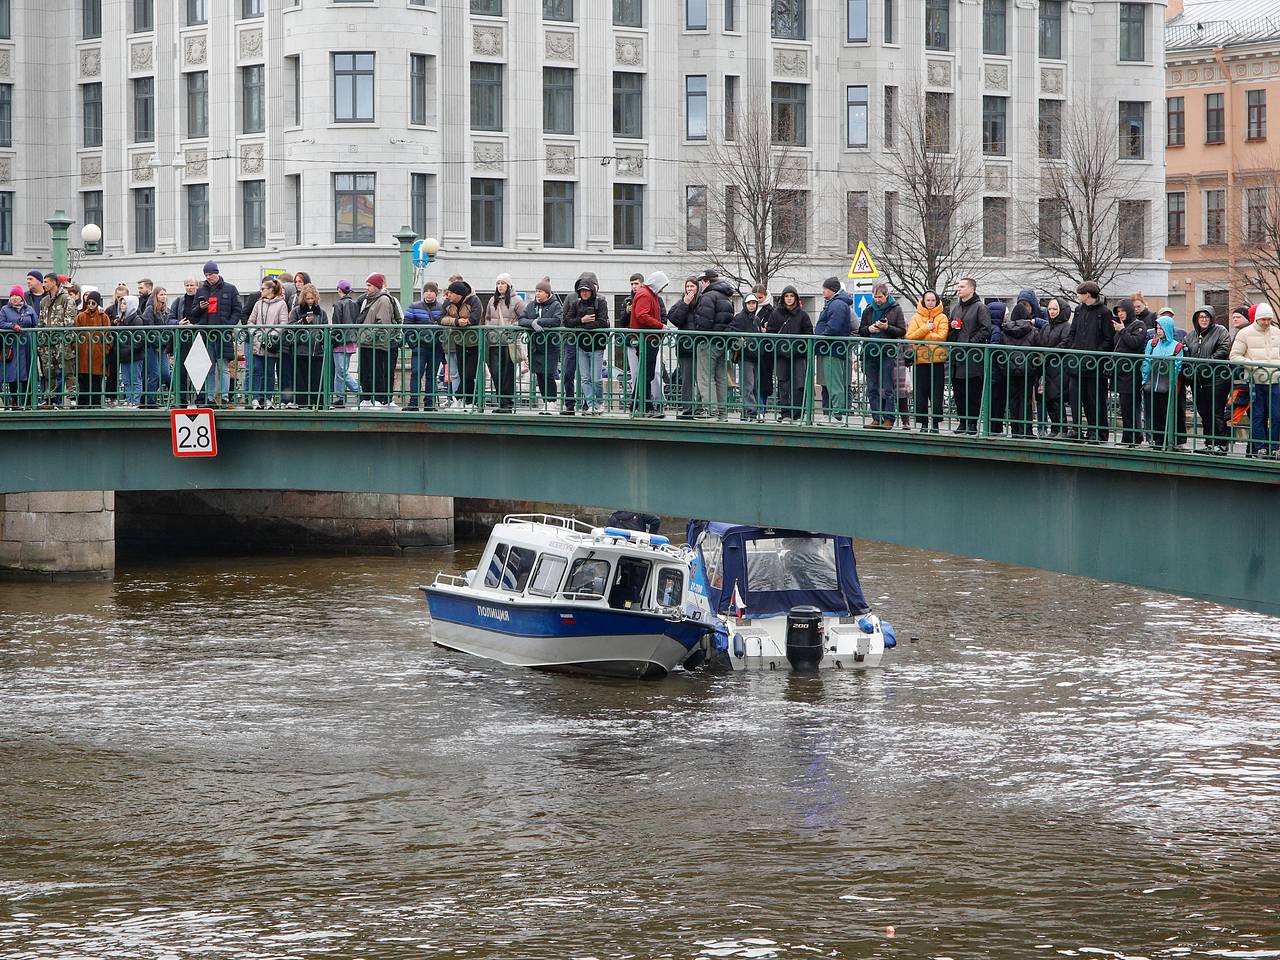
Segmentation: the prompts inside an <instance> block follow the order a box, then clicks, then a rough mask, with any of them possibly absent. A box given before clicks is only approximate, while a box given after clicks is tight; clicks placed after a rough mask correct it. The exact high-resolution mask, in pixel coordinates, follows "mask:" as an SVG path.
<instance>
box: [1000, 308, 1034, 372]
mask: <svg viewBox="0 0 1280 960" xmlns="http://www.w3.org/2000/svg"><path fill="white" fill-rule="evenodd" d="M1043 325H1044V319H1043V317H1042V315H1041V311H1040V304H1039V302H1038V301H1037V300H1036V295H1035V291H1034V290H1023V291H1021V292H1020V293H1019V294H1018V302H1017V303H1015V304H1014V305H1013V309H1012V310H1010V311H1009V314H1008V316H1007V317H1005V321H1004V323H1003V324H1002V325H1001V327H1000V336H1001V338H1002V339H1003V341H1004V343H1005V345H1006V346H1009V347H1034V346H1035V345H1036V343H1035V340H1036V332H1037V327H1039V326H1043ZM1034 360H1035V358H1034V357H1030V356H1028V355H1027V354H1025V353H1023V352H1022V351H1021V350H1010V351H1009V353H1008V356H1007V363H1008V366H1009V369H1010V370H1011V371H1012V372H1014V373H1022V372H1023V371H1024V370H1026V369H1027V368H1028V367H1033V366H1035V362H1034Z"/></svg>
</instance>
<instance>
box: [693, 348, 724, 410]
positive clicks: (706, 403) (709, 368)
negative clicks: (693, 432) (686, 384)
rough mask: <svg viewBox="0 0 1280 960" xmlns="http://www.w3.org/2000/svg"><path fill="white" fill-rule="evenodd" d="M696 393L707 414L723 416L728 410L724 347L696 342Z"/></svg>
mask: <svg viewBox="0 0 1280 960" xmlns="http://www.w3.org/2000/svg"><path fill="white" fill-rule="evenodd" d="M698 393H699V395H700V398H701V402H702V405H703V407H704V408H705V409H706V411H707V413H708V415H710V414H714V415H715V416H717V417H723V416H725V415H726V413H727V412H728V408H727V407H726V406H725V401H726V399H727V398H728V389H727V386H726V375H725V354H724V347H722V346H720V345H719V344H710V343H700V344H698Z"/></svg>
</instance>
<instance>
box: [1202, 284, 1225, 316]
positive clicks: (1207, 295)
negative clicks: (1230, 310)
mask: <svg viewBox="0 0 1280 960" xmlns="http://www.w3.org/2000/svg"><path fill="white" fill-rule="evenodd" d="M1230 299H1231V291H1230V290H1206V291H1205V292H1204V302H1205V303H1207V304H1208V305H1209V306H1211V307H1212V308H1213V315H1214V316H1215V317H1225V316H1227V303H1228V301H1229V300H1230Z"/></svg>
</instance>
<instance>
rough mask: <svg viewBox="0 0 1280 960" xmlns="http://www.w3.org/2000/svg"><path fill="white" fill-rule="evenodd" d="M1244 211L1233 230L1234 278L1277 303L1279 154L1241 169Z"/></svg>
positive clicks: (1279, 293)
mask: <svg viewBox="0 0 1280 960" xmlns="http://www.w3.org/2000/svg"><path fill="white" fill-rule="evenodd" d="M1240 182H1241V183H1242V186H1243V190H1244V208H1243V215H1242V216H1241V217H1240V222H1239V224H1238V228H1237V230H1236V234H1237V237H1238V241H1237V243H1238V252H1237V255H1236V257H1235V274H1236V281H1237V282H1238V283H1239V284H1240V286H1242V287H1243V288H1244V290H1245V291H1246V292H1247V291H1250V290H1257V291H1258V292H1259V293H1261V294H1262V296H1263V298H1264V299H1265V300H1266V301H1267V302H1268V303H1271V304H1273V305H1280V154H1277V155H1273V156H1272V158H1271V160H1270V162H1269V163H1268V164H1267V165H1266V166H1263V167H1258V168H1255V169H1253V170H1250V171H1247V172H1243V173H1241V175H1240Z"/></svg>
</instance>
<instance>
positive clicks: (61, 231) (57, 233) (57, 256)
mask: <svg viewBox="0 0 1280 960" xmlns="http://www.w3.org/2000/svg"><path fill="white" fill-rule="evenodd" d="M45 223H47V224H48V225H49V229H50V230H51V231H52V232H53V272H54V273H55V274H65V273H68V272H70V269H71V268H70V265H69V263H68V262H67V230H68V229H70V227H71V224H73V223H75V221H74V220H72V219H71V218H70V217H68V216H67V214H66V211H65V210H57V211H55V212H54V214H53V216H52V217H50V218H49V219H48V220H46V221H45Z"/></svg>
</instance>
